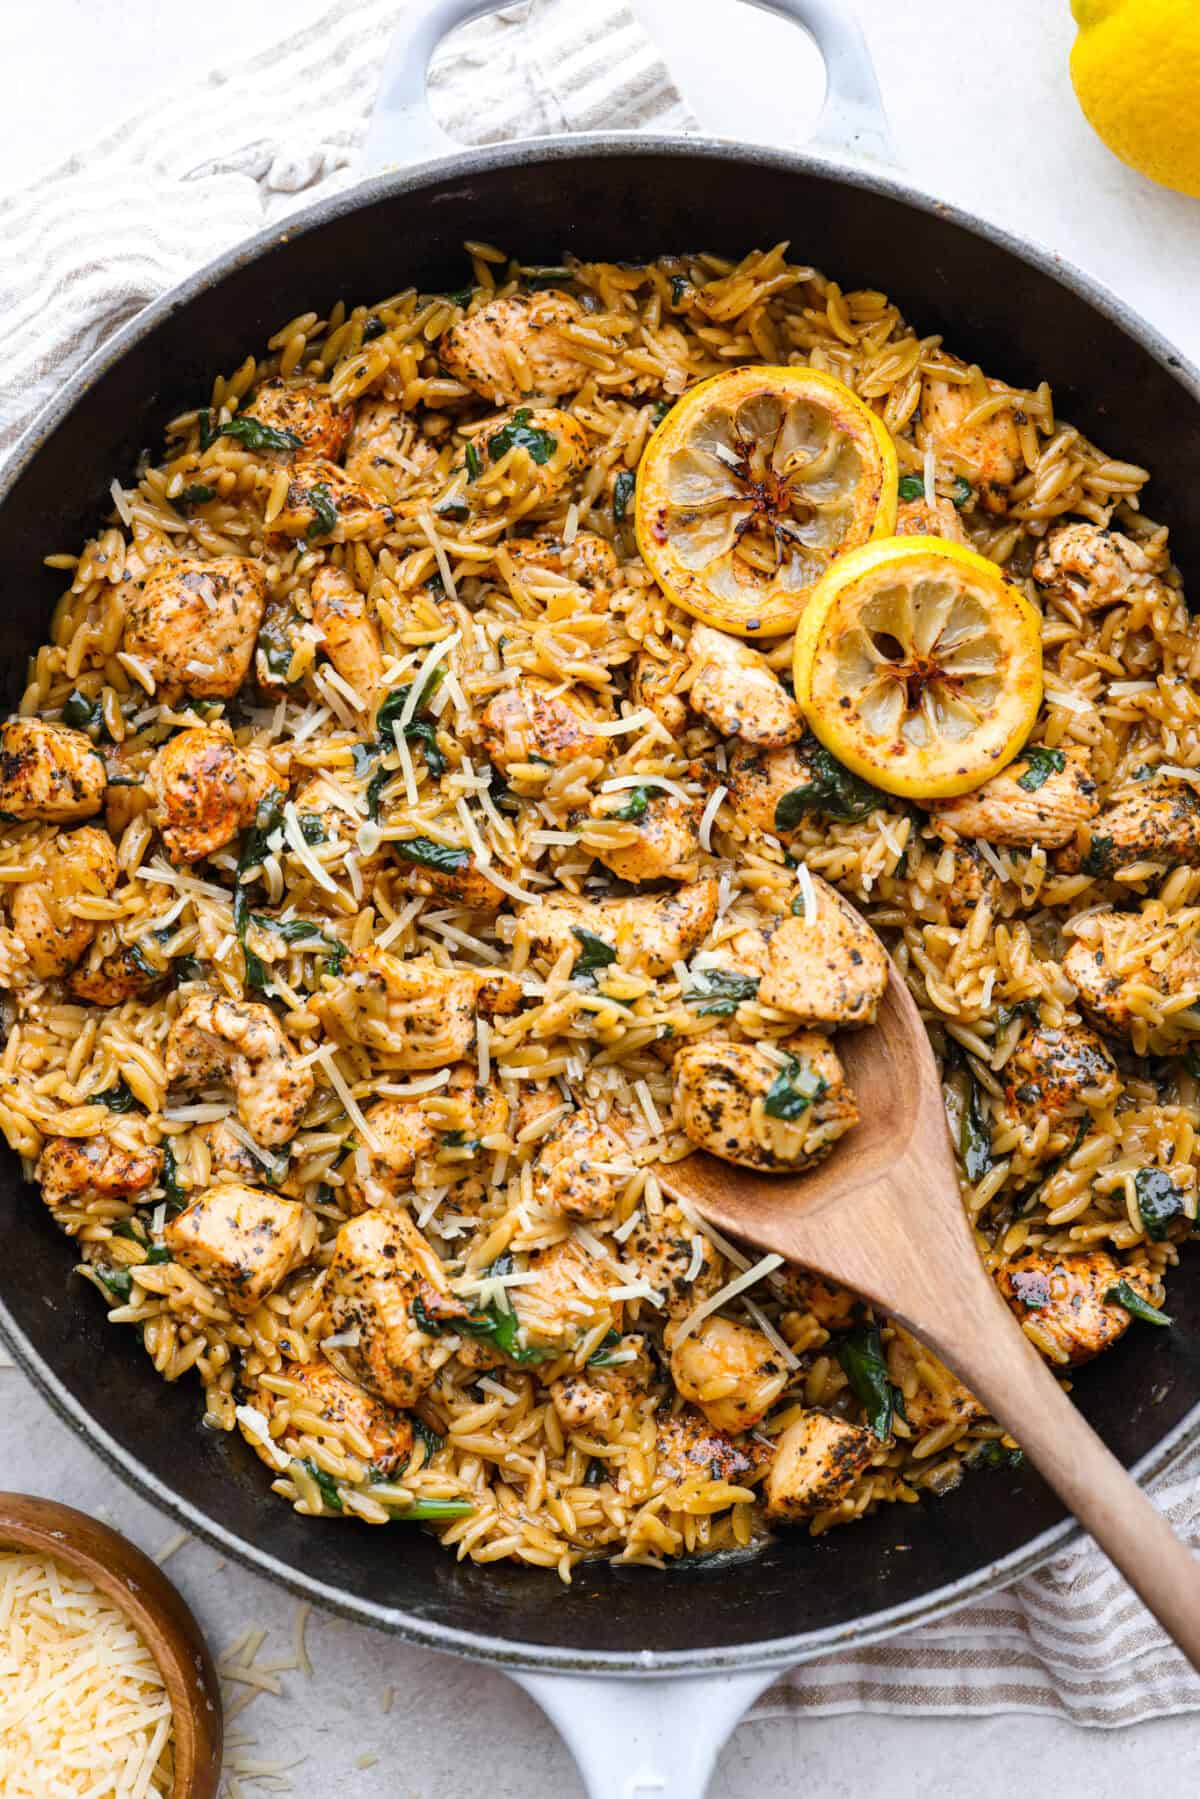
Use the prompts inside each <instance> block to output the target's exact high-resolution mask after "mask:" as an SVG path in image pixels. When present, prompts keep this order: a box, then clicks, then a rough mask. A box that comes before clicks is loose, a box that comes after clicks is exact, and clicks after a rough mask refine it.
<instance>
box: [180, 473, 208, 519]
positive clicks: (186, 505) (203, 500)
mask: <svg viewBox="0 0 1200 1799" xmlns="http://www.w3.org/2000/svg"><path fill="white" fill-rule="evenodd" d="M216 497H217V490H216V488H215V487H206V486H205V484H204V482H203V481H193V482H192V483H191V485H190V486H189V487H185V488H184V489H183V491H182V493H177V494H176V495H175V498H174V499H173V500H172V501H171V504H172V506H174V508H175V510H176V512H179V513H182V514H183V516H184V517H185V518H186V517H187V515H188V513H189V512H190V511H191V510H192V507H193V506H205V505H207V504H208V502H209V500H215V499H216Z"/></svg>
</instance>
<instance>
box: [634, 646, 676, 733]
mask: <svg viewBox="0 0 1200 1799" xmlns="http://www.w3.org/2000/svg"><path fill="white" fill-rule="evenodd" d="M685 667H686V663H685V662H684V660H683V658H682V657H679V658H677V659H676V661H674V662H662V661H660V660H659V658H658V657H657V656H651V655H650V653H649V651H647V650H639V651H638V653H637V655H636V656H635V657H634V659H633V663H632V666H631V671H630V676H629V697H630V699H631V700H632V701H633V704H634V705H635V706H636V707H638V708H639V709H641V708H643V707H644V708H646V709H647V710H648V711H650V712H652V713H653V714H654V716H655V718H656V719H657V720H658V721H659V723H660V724H662V725H665V726H666V727H667V730H668V731H669V732H670V733H671V736H672V737H678V736H679V734H680V733H681V731H682V730H683V728H684V726H685V725H686V724H687V703H686V701H685V700H684V699H683V698H682V697H681V696H680V695H679V694H677V693H676V692H675V691H674V688H675V683H676V681H678V679H679V677H680V675H681V674H682V673H683V670H684V668H685Z"/></svg>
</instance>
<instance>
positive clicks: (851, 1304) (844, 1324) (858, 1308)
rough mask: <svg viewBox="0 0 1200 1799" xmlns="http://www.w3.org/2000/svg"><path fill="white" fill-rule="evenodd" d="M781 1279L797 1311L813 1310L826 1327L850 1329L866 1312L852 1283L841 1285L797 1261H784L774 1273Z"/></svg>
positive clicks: (785, 1296) (787, 1301)
mask: <svg viewBox="0 0 1200 1799" xmlns="http://www.w3.org/2000/svg"><path fill="white" fill-rule="evenodd" d="M771 1279H772V1281H773V1282H778V1284H779V1287H780V1290H781V1292H782V1295H783V1299H784V1302H785V1304H787V1305H788V1306H790V1307H791V1308H792V1309H793V1310H794V1311H797V1312H810V1313H811V1314H812V1316H813V1317H814V1318H815V1319H816V1321H817V1323H818V1324H819V1325H821V1327H822V1328H823V1329H824V1330H827V1331H848V1330H851V1329H853V1327H854V1326H855V1325H856V1324H858V1323H859V1322H860V1320H861V1318H862V1315H863V1301H862V1300H861V1299H860V1298H859V1297H858V1295H857V1293H852V1292H851V1291H850V1289H849V1287H839V1286H837V1285H836V1283H835V1282H833V1281H828V1280H826V1279H825V1276H824V1275H823V1274H814V1273H813V1271H812V1269H811V1268H801V1267H800V1266H799V1265H798V1264H797V1263H796V1262H785V1263H784V1265H783V1267H782V1268H779V1269H776V1271H775V1273H774V1274H773V1275H772V1277H771Z"/></svg>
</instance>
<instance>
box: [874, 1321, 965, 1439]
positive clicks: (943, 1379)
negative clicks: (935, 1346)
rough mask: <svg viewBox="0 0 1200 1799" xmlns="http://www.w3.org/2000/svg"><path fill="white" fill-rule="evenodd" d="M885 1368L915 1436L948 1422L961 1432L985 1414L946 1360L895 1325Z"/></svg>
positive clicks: (899, 1410) (901, 1413) (902, 1411)
mask: <svg viewBox="0 0 1200 1799" xmlns="http://www.w3.org/2000/svg"><path fill="white" fill-rule="evenodd" d="M888 1369H889V1371H890V1373H891V1375H892V1377H893V1380H894V1381H895V1384H896V1386H897V1388H898V1391H899V1393H900V1395H901V1399H900V1401H898V1403H897V1411H898V1412H899V1414H900V1416H901V1417H902V1418H903V1419H904V1422H905V1423H906V1424H907V1425H908V1427H909V1429H910V1430H911V1431H912V1434H913V1436H914V1437H923V1436H924V1435H925V1433H926V1432H927V1431H931V1430H940V1429H941V1428H942V1427H943V1426H945V1425H947V1424H953V1425H954V1426H956V1427H957V1430H958V1432H959V1433H960V1434H961V1432H962V1431H965V1430H969V1429H970V1428H971V1426H972V1425H973V1424H978V1423H979V1422H980V1421H981V1420H982V1419H984V1418H986V1417H987V1407H986V1406H985V1405H983V1404H982V1403H981V1402H980V1401H979V1400H978V1399H976V1397H975V1395H974V1394H973V1393H972V1392H970V1390H969V1389H968V1388H966V1387H964V1386H963V1384H962V1382H961V1381H960V1380H958V1379H956V1377H955V1376H954V1375H953V1374H951V1372H950V1370H949V1369H948V1368H947V1367H946V1365H945V1363H944V1362H940V1361H939V1360H938V1358H937V1357H936V1356H935V1355H934V1353H933V1351H932V1350H931V1349H927V1348H926V1347H925V1345H924V1344H923V1343H918V1342H917V1340H916V1338H915V1337H913V1336H910V1335H909V1333H908V1332H907V1331H906V1330H904V1329H903V1328H902V1327H901V1326H900V1325H898V1324H893V1326H892V1341H891V1344H890V1345H889V1347H888Z"/></svg>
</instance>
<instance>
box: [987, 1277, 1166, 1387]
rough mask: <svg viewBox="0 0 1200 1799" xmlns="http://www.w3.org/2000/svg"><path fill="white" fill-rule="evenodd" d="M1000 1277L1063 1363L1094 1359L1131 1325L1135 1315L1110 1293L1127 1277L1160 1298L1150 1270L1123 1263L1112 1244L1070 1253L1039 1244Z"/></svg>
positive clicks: (1012, 1301)
mask: <svg viewBox="0 0 1200 1799" xmlns="http://www.w3.org/2000/svg"><path fill="white" fill-rule="evenodd" d="M996 1279H997V1281H998V1283H999V1286H1000V1291H1001V1293H1002V1294H1003V1295H1004V1297H1005V1299H1006V1300H1007V1301H1008V1303H1009V1306H1010V1307H1011V1308H1012V1311H1013V1313H1014V1315H1015V1316H1016V1318H1017V1319H1018V1320H1019V1321H1020V1322H1022V1323H1024V1321H1025V1320H1026V1319H1028V1320H1029V1321H1030V1322H1031V1323H1035V1324H1036V1325H1037V1327H1038V1329H1039V1331H1041V1332H1042V1333H1044V1335H1045V1336H1047V1337H1048V1338H1049V1340H1050V1342H1051V1343H1052V1345H1053V1349H1052V1350H1049V1351H1046V1352H1044V1353H1046V1354H1048V1355H1049V1356H1050V1358H1051V1359H1052V1360H1053V1361H1055V1362H1057V1363H1059V1364H1062V1365H1066V1364H1070V1365H1071V1366H1074V1364H1075V1363H1077V1362H1087V1361H1090V1360H1091V1358H1092V1357H1093V1356H1095V1355H1099V1354H1100V1351H1101V1350H1102V1349H1108V1348H1109V1347H1110V1345H1111V1344H1113V1343H1115V1342H1116V1340H1117V1338H1118V1337H1120V1336H1123V1335H1124V1333H1125V1331H1126V1330H1127V1329H1128V1328H1129V1324H1130V1319H1131V1314H1130V1313H1129V1312H1127V1311H1126V1310H1125V1307H1124V1306H1123V1305H1121V1303H1120V1301H1119V1300H1110V1298H1109V1295H1110V1294H1111V1293H1112V1291H1113V1289H1114V1287H1116V1286H1117V1285H1118V1284H1119V1283H1120V1282H1121V1281H1125V1282H1127V1283H1128V1285H1129V1286H1130V1287H1132V1289H1133V1290H1134V1292H1135V1293H1137V1294H1138V1295H1139V1296H1140V1297H1141V1298H1143V1299H1145V1300H1147V1301H1148V1302H1149V1303H1151V1304H1153V1303H1154V1301H1153V1299H1152V1294H1153V1292H1154V1283H1153V1281H1152V1280H1151V1278H1150V1277H1149V1275H1148V1274H1147V1272H1146V1270H1145V1269H1142V1268H1132V1267H1130V1268H1126V1267H1123V1266H1122V1264H1121V1263H1120V1262H1118V1261H1117V1259H1116V1257H1115V1256H1111V1255H1109V1253H1108V1251H1107V1250H1106V1249H1091V1250H1088V1251H1087V1252H1086V1254H1084V1255H1067V1256H1060V1255H1056V1254H1055V1253H1054V1251H1053V1250H1049V1249H1033V1250H1030V1251H1029V1252H1028V1254H1026V1255H1023V1256H1018V1257H1017V1260H1016V1261H1015V1262H1011V1263H1009V1265H1008V1267H1006V1268H1002V1269H1000V1271H999V1273H998V1274H997V1276H996Z"/></svg>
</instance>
